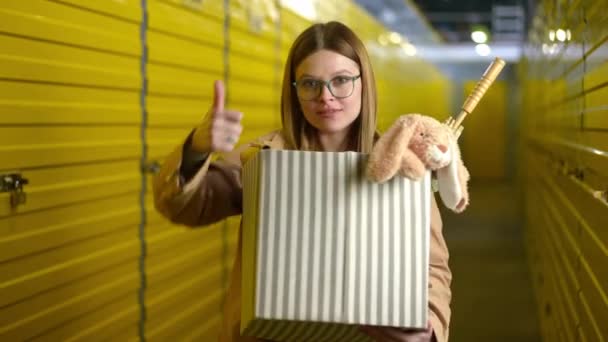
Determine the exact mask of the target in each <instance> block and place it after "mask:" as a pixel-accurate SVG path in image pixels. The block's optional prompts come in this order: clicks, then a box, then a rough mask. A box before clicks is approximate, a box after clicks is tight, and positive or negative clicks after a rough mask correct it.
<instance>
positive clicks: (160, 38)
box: [148, 32, 224, 74]
mask: <svg viewBox="0 0 608 342" xmlns="http://www.w3.org/2000/svg"><path fill="white" fill-rule="evenodd" d="M148 44H149V46H150V50H149V53H150V54H149V61H150V63H152V64H156V63H162V64H169V65H174V66H181V67H183V68H185V69H188V70H190V69H191V70H195V71H205V72H207V71H208V72H211V73H218V74H221V73H222V72H223V70H224V65H223V63H222V58H223V51H222V48H221V46H215V45H207V44H201V43H198V42H192V41H189V40H184V39H178V38H175V37H173V36H169V35H167V34H163V33H156V32H150V33H149V35H148Z"/></svg>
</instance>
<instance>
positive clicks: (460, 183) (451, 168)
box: [437, 139, 469, 213]
mask: <svg viewBox="0 0 608 342" xmlns="http://www.w3.org/2000/svg"><path fill="white" fill-rule="evenodd" d="M450 151H451V157H452V159H451V161H450V163H449V164H448V165H447V166H446V167H443V168H441V169H439V170H437V182H438V187H439V195H440V197H441V200H442V201H443V203H444V204H445V206H446V207H448V208H449V209H450V210H452V211H454V212H457V213H460V212H462V211H463V210H464V209H465V207H466V206H467V205H468V203H469V195H468V189H467V181H468V178H469V177H468V172H467V171H466V169H465V168H464V164H463V163H462V160H461V159H460V158H461V157H460V150H459V148H458V143H457V142H456V141H455V139H453V140H452V141H451V142H450ZM459 168H461V169H462V170H459Z"/></svg>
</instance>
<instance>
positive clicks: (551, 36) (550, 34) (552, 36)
mask: <svg viewBox="0 0 608 342" xmlns="http://www.w3.org/2000/svg"><path fill="white" fill-rule="evenodd" d="M549 40H550V41H552V42H554V41H555V30H549Z"/></svg>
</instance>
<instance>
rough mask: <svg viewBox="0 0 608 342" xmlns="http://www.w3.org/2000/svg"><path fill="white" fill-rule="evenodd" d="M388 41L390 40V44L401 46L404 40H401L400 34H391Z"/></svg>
mask: <svg viewBox="0 0 608 342" xmlns="http://www.w3.org/2000/svg"><path fill="white" fill-rule="evenodd" d="M388 40H390V42H391V43H393V44H401V42H402V41H403V38H401V35H400V34H399V33H397V32H391V33H390V34H389V35H388Z"/></svg>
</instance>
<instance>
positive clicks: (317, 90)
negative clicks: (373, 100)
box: [293, 75, 361, 101]
mask: <svg viewBox="0 0 608 342" xmlns="http://www.w3.org/2000/svg"><path fill="white" fill-rule="evenodd" d="M359 78H361V75H357V76H336V77H334V78H332V79H331V80H329V81H323V80H315V79H314V78H304V79H301V80H299V81H295V82H293V85H294V87H296V91H297V93H298V98H299V99H300V100H303V101H311V100H314V99H316V98H318V97H319V95H321V91H322V90H323V87H327V89H328V90H329V92H330V93H331V94H332V95H333V96H334V97H335V98H338V99H343V98H346V97H349V96H351V95H352V94H353V90H355V81H356V80H358V79H359Z"/></svg>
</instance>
